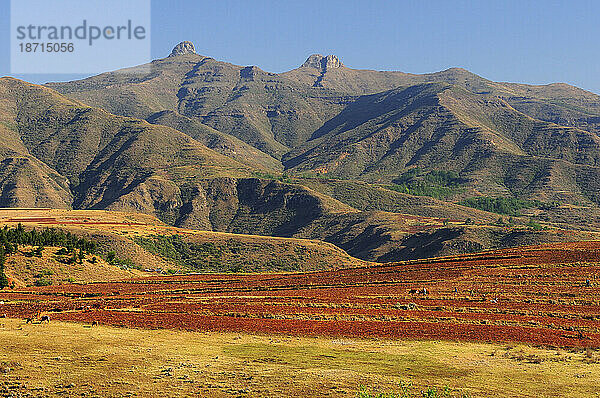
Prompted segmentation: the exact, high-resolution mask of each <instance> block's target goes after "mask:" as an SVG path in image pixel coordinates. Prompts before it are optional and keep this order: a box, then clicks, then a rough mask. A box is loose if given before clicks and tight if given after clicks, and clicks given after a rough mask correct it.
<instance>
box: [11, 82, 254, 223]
mask: <svg viewBox="0 0 600 398" xmlns="http://www.w3.org/2000/svg"><path fill="white" fill-rule="evenodd" d="M0 98H2V103H3V108H2V109H1V112H2V120H3V125H2V128H3V131H4V132H6V133H7V134H6V135H3V137H5V138H4V140H3V141H4V145H2V146H1V147H0V155H1V156H2V158H1V159H0V161H1V162H2V163H3V165H4V166H5V167H3V168H2V171H1V172H0V178H2V180H1V181H2V185H1V186H0V188H1V191H2V196H0V198H2V202H0V205H2V206H16V205H23V206H24V205H27V206H34V205H35V206H52V207H59V208H61V207H62V208H64V207H70V206H71V205H73V206H75V207H102V208H103V207H108V206H109V205H110V203H112V202H113V201H115V200H117V199H118V198H120V197H121V196H123V195H125V194H127V193H129V192H131V191H133V190H140V189H143V186H144V185H145V184H148V183H149V181H160V182H161V184H164V185H169V184H171V185H172V184H176V183H177V181H180V180H181V179H194V178H207V177H215V176H223V175H226V176H249V175H250V174H251V170H250V169H249V168H248V167H246V166H244V165H242V164H240V163H238V162H236V161H234V160H232V159H230V158H227V157H225V156H222V155H220V154H218V153H216V152H214V151H212V150H210V149H208V148H207V147H205V146H203V145H202V144H200V143H199V142H197V141H195V140H193V139H192V138H190V137H189V136H187V135H185V134H183V133H181V132H179V131H177V130H174V129H172V128H169V127H164V126H157V125H152V124H149V123H147V122H145V121H141V120H137V119H131V118H124V117H119V116H114V115H111V114H109V113H107V112H106V111H104V110H101V109H97V108H91V107H89V106H87V105H83V104H81V103H78V102H74V101H72V100H68V99H67V98H65V97H63V96H61V95H60V94H58V93H57V92H55V91H53V90H50V89H48V88H45V87H42V86H36V85H33V84H29V83H25V82H23V81H19V80H16V79H12V78H2V79H0ZM7 126H9V127H7ZM36 195H37V196H39V197H36ZM145 210H146V211H151V210H152V206H150V204H149V207H147V208H145Z"/></svg>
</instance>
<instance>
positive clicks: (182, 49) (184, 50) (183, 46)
mask: <svg viewBox="0 0 600 398" xmlns="http://www.w3.org/2000/svg"><path fill="white" fill-rule="evenodd" d="M185 54H196V48H195V47H194V43H192V42H191V41H182V42H181V43H179V44H178V45H176V46H175V48H173V51H171V55H169V57H176V56H178V55H185Z"/></svg>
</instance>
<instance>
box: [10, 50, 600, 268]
mask: <svg viewBox="0 0 600 398" xmlns="http://www.w3.org/2000/svg"><path fill="white" fill-rule="evenodd" d="M143 70H150V72H149V73H142V71H143ZM599 134H600V96H597V95H595V94H593V93H590V92H587V91H585V90H582V89H579V88H576V87H573V86H570V85H567V84H562V83H558V84H550V85H545V86H533V85H525V84H515V83H499V82H492V81H490V80H487V79H484V78H482V77H480V76H477V75H475V74H473V73H471V72H468V71H466V70H464V69H458V68H453V69H448V70H445V71H442V72H438V73H431V74H423V75H416V74H408V73H403V72H382V71H371V70H357V69H351V68H349V67H347V66H345V65H344V64H343V63H342V62H341V60H340V59H339V58H338V57H336V56H334V55H328V56H322V55H318V54H315V55H311V56H310V57H308V59H307V60H306V61H305V62H304V63H303V64H302V65H301V66H300V67H298V68H296V69H294V70H291V71H288V72H284V73H279V74H276V73H269V72H265V71H263V70H261V69H260V68H258V67H256V66H237V65H232V64H230V63H226V62H220V61H217V60H215V59H213V58H210V57H206V56H202V55H199V54H196V52H195V49H194V47H193V45H192V44H191V43H184V44H182V45H178V46H177V47H176V48H175V49H174V51H173V53H172V54H171V55H170V56H168V57H166V58H163V59H158V60H155V61H153V62H152V63H151V64H150V68H149V69H146V68H145V67H144V68H140V67H133V68H129V69H124V70H119V71H115V72H107V73H103V74H101V75H98V76H93V77H90V78H87V79H83V80H78V81H72V82H63V83H48V84H46V85H44V86H38V85H34V84H30V83H27V82H24V81H20V80H17V79H14V78H8V77H7V78H1V79H0V164H1V167H0V206H2V207H52V208H74V209H106V210H121V211H132V212H142V213H148V214H153V215H156V216H158V217H159V218H160V219H162V220H163V221H165V222H167V223H169V224H172V225H176V226H182V227H186V228H194V229H204V230H213V231H225V232H232V233H243V234H257V235H271V236H284V237H299V238H311V239H321V240H325V241H328V242H331V243H334V244H336V245H338V246H339V247H341V248H343V249H344V250H346V251H348V253H350V254H352V255H354V256H357V257H360V258H362V259H366V260H373V261H391V260H399V259H406V258H418V257H427V256H432V255H439V254H452V253H456V252H466V251H473V250H481V249H485V248H491V247H502V246H510V245H516V244H523V243H535V242H540V241H544V242H545V241H557V240H568V239H573V238H574V236H576V237H580V238H581V237H586V238H590V237H592V235H585V234H593V233H595V231H596V229H598V228H600V136H599ZM411 173H412V174H411ZM411 184H412V185H411ZM428 184H429V185H428ZM432 184H433V185H432ZM419 187H420V191H427V189H429V191H427V192H430V191H432V189H433V190H434V192H436V193H437V194H431V193H427V192H425V193H424V194H423V192H420V191H419V192H417V190H416V188H419ZM423 188H427V189H425V190H424V189H423ZM439 192H442V193H443V194H439ZM423 195H429V196H423ZM431 196H434V197H431ZM470 198H508V199H513V200H518V201H521V202H522V203H531V205H530V206H529V207H528V209H527V210H526V211H525V212H521V213H520V214H519V213H515V214H511V216H513V217H512V218H514V220H512V221H511V222H512V223H513V224H511V225H512V227H510V226H508V227H507V226H506V225H501V224H502V223H503V222H502V223H500V224H499V223H498V221H497V220H498V218H502V217H504V216H499V215H498V214H495V213H493V212H490V211H482V210H478V209H474V208H471V207H467V206H465V204H466V202H465V200H466V199H470ZM485 210H489V209H485ZM505 215H506V214H505ZM529 219H532V220H534V221H535V222H536V223H537V222H542V223H545V224H544V228H541V229H540V228H535V229H532V228H529V229H528V228H526V226H525V225H526V223H527V222H528V220H529ZM529 221H530V224H531V220H529ZM531 225H533V224H531ZM536 225H537V224H536ZM567 229H568V230H570V231H572V234H570V235H569V234H564V233H562V232H561V231H564V230H567ZM573 231H575V232H573ZM573 234H576V235H573ZM582 234H583V235H585V236H583V235H582Z"/></svg>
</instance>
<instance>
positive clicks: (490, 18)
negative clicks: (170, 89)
mask: <svg viewBox="0 0 600 398" xmlns="http://www.w3.org/2000/svg"><path fill="white" fill-rule="evenodd" d="M124 1H125V0H124ZM599 17H600V1H593V0H571V1H566V0H565V1H551V0H543V1H542V0H540V1H528V0H518V1H512V0H503V1H500V0H498V1H495V0H473V1H452V0H439V1H438V0H428V1H422V0H420V1H402V0H396V1H394V0H390V1H384V0H361V1H353V0H343V1H341V0H303V1H288V0H278V1H266V0H252V1H242V0H229V1H228V0H220V1H214V0H213V1H183V0H181V1H176V0H171V1H161V0H154V1H152V57H153V58H161V57H164V56H166V55H168V54H169V52H170V50H171V48H172V47H173V46H174V45H175V44H177V43H178V42H179V41H182V40H191V41H193V42H194V43H195V45H196V49H197V51H198V52H199V53H200V54H203V55H208V56H211V57H213V58H216V59H218V60H224V61H228V62H232V63H235V64H239V65H257V66H259V67H260V68H262V69H264V70H266V71H270V72H281V71H285V70H289V69H292V68H295V67H297V66H298V65H300V64H301V63H302V62H303V61H304V59H305V58H306V57H307V56H308V55H309V54H311V53H322V54H325V55H326V54H335V55H337V56H339V57H340V58H341V59H342V62H344V63H345V64H346V65H347V66H349V67H353V68H368V69H379V70H400V71H404V72H412V73H425V72H433V71H439V70H443V69H446V68H449V67H453V66H457V67H463V68H466V69H468V70H470V71H472V72H474V73H477V74H479V75H481V76H483V77H486V78H489V79H492V80H496V81H512V82H524V83H534V84H544V83H551V82H566V83H570V84H574V85H576V86H579V87H582V88H584V89H587V90H590V91H593V92H596V93H599V94H600V68H599V64H600V46H599V45H598V40H599V38H600V23H599V22H598V20H599ZM9 20H10V18H9V1H8V0H0V35H1V36H2V39H1V40H0V52H1V54H2V56H1V57H0V75H9V74H10V73H9V64H10V63H9V55H8V54H9ZM17 77H19V78H23V79H25V80H29V81H34V82H45V81H48V80H70V79H72V78H74V77H75V76H72V75H70V76H44V75H28V76H17Z"/></svg>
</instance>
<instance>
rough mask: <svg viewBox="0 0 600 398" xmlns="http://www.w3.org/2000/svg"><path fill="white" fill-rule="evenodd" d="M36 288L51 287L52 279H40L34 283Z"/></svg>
mask: <svg viewBox="0 0 600 398" xmlns="http://www.w3.org/2000/svg"><path fill="white" fill-rule="evenodd" d="M33 284H34V285H36V286H50V285H51V284H52V279H50V278H47V277H45V276H43V277H41V278H38V279H36V280H35V282H33Z"/></svg>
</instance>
